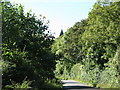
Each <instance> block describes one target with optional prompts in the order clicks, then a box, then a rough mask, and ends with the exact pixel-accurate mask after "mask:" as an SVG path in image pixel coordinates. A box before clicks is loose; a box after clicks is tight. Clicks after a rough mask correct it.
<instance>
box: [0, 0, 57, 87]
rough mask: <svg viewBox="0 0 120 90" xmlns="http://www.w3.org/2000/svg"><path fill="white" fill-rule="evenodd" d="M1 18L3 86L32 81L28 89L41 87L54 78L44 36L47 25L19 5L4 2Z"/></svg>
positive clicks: (49, 44) (48, 46)
mask: <svg viewBox="0 0 120 90" xmlns="http://www.w3.org/2000/svg"><path fill="white" fill-rule="evenodd" d="M2 17H3V21H2V22H3V30H2V31H3V32H2V33H3V36H2V37H3V54H2V56H3V59H4V64H3V87H6V86H7V85H12V84H14V83H12V82H15V83H22V82H23V81H24V80H29V81H32V84H31V86H32V87H35V88H41V87H44V84H45V83H46V80H48V79H50V80H51V79H52V78H54V73H53V71H54V68H55V55H54V54H53V53H51V48H50V47H51V44H52V43H53V39H51V37H49V33H47V34H45V33H44V32H45V31H46V30H47V29H48V22H45V21H44V17H42V16H41V17H39V18H36V16H35V15H34V14H31V12H27V13H25V12H24V9H23V6H22V5H18V4H11V3H10V2H6V1H3V2H2ZM47 37H49V38H47ZM40 84H41V86H40Z"/></svg>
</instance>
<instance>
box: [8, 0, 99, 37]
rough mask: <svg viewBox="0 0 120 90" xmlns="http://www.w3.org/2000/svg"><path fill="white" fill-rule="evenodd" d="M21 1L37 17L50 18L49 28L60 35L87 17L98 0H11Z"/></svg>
mask: <svg viewBox="0 0 120 90" xmlns="http://www.w3.org/2000/svg"><path fill="white" fill-rule="evenodd" d="M9 1H10V2H12V3H13V2H15V3H18V4H19V3H21V4H22V5H23V6H24V10H25V12H28V11H29V10H30V9H31V10H32V13H35V15H36V16H37V17H39V15H42V16H45V17H46V20H49V21H50V23H49V30H50V31H51V33H52V34H53V35H54V36H55V37H58V36H59V34H60V31H61V29H62V30H63V32H65V31H67V29H68V28H70V27H72V26H73V25H74V24H75V23H76V22H79V21H81V20H82V19H86V18H87V17H88V13H89V12H90V11H91V9H92V7H93V5H94V3H95V2H96V1H97V0H9Z"/></svg>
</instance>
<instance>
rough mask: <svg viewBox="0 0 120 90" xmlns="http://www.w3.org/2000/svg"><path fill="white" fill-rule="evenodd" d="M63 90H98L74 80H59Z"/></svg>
mask: <svg viewBox="0 0 120 90" xmlns="http://www.w3.org/2000/svg"><path fill="white" fill-rule="evenodd" d="M61 81H62V84H63V89H64V90H81V89H83V90H100V89H97V88H94V87H90V86H88V85H86V84H83V83H80V82H78V81H74V80H61Z"/></svg>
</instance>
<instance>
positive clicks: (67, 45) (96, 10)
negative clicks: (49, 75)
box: [52, 2, 120, 88]
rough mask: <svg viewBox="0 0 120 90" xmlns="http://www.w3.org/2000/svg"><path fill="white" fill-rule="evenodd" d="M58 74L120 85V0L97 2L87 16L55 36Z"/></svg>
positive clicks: (92, 82) (106, 85) (108, 85)
mask: <svg viewBox="0 0 120 90" xmlns="http://www.w3.org/2000/svg"><path fill="white" fill-rule="evenodd" d="M52 51H53V53H54V52H55V54H56V55H58V57H59V58H58V60H57V64H56V70H55V74H56V76H57V77H59V78H62V79H76V80H80V81H83V82H85V83H87V84H90V85H92V86H96V87H101V88H116V87H120V77H119V76H120V2H114V3H109V4H107V5H106V4H105V3H100V2H98V3H95V4H94V6H93V8H92V10H91V11H90V12H89V15H88V18H87V19H83V20H81V21H80V22H77V23H75V25H74V26H73V27H71V28H69V29H68V30H67V32H65V33H64V34H63V35H62V36H60V37H59V38H57V39H56V40H55V43H54V44H53V46H52Z"/></svg>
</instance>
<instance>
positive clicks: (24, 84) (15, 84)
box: [5, 81, 31, 90]
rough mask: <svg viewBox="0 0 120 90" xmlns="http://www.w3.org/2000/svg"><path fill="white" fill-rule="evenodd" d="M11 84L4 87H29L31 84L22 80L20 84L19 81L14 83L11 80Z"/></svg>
mask: <svg viewBox="0 0 120 90" xmlns="http://www.w3.org/2000/svg"><path fill="white" fill-rule="evenodd" d="M11 82H12V85H6V86H5V88H14V90H17V89H26V90H27V89H28V88H31V87H30V86H29V85H30V84H31V81H23V82H22V83H21V84H20V83H15V82H14V81H11Z"/></svg>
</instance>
